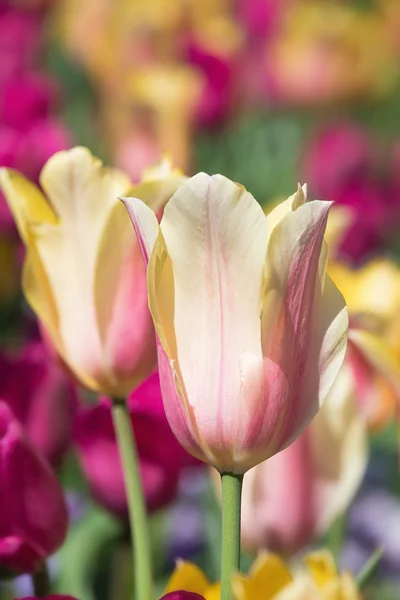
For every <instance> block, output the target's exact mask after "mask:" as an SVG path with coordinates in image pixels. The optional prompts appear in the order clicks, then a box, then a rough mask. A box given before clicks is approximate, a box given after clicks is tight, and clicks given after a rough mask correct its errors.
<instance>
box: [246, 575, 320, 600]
mask: <svg viewBox="0 0 400 600" xmlns="http://www.w3.org/2000/svg"><path fill="white" fill-rule="evenodd" d="M248 600H250V598H249V599H248ZM260 600H261V599H260ZM274 600H325V597H324V596H322V595H321V592H320V591H319V590H318V588H317V587H316V586H315V583H314V582H313V581H311V580H310V579H309V578H308V577H305V576H302V575H300V576H298V577H296V579H295V580H294V581H293V582H292V583H290V584H289V585H287V586H286V587H285V588H284V589H283V590H282V591H281V592H279V594H277V595H276V596H275V597H274Z"/></svg>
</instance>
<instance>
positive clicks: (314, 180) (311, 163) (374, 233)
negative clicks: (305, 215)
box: [301, 123, 400, 260]
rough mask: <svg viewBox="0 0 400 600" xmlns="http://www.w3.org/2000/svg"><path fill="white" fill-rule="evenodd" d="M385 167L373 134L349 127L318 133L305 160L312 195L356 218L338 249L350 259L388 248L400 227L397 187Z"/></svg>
mask: <svg viewBox="0 0 400 600" xmlns="http://www.w3.org/2000/svg"><path fill="white" fill-rule="evenodd" d="M387 162H389V161H387ZM384 163H385V161H382V163H380V162H379V161H378V154H377V153H376V152H375V149H374V140H373V139H372V137H371V136H370V134H369V132H367V131H365V130H363V129H361V128H359V127H356V126H354V125H352V124H348V123H339V124H331V125H328V126H327V127H325V128H324V129H322V130H321V131H319V132H318V133H317V135H316V136H315V137H314V139H313V140H312V141H311V143H310V145H309V147H308V148H307V150H306V153H305V156H304V157H303V161H302V168H301V171H302V175H301V176H302V177H303V176H304V177H306V178H307V181H308V182H309V188H310V191H311V194H312V195H313V196H317V197H324V198H327V199H329V200H334V201H335V202H337V203H338V204H342V205H345V206H348V207H350V208H351V209H352V211H353V213H354V214H353V222H352V223H351V225H350V226H349V227H348V229H347V231H346V233H345V235H344V237H343V241H342V244H341V247H340V249H339V250H340V254H342V255H344V256H346V257H347V258H352V259H354V260H359V259H361V258H363V257H364V256H365V255H366V254H368V253H371V252H373V251H375V250H378V249H382V248H383V247H385V245H386V244H387V242H388V240H389V238H390V237H391V235H392V232H393V227H394V224H395V223H397V222H398V219H399V215H400V211H399V202H398V195H396V182H395V178H394V177H393V174H392V173H391V172H390V169H387V166H386V164H384Z"/></svg>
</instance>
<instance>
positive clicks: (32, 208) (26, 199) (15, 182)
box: [0, 169, 61, 349]
mask: <svg viewBox="0 0 400 600" xmlns="http://www.w3.org/2000/svg"><path fill="white" fill-rule="evenodd" d="M0 184H1V187H2V190H3V192H4V195H5V198H6V200H7V203H8V205H9V207H10V210H11V212H12V214H13V216H14V219H15V222H16V225H17V227H18V231H19V233H20V235H21V238H22V240H23V242H24V244H25V246H26V248H27V252H26V257H25V263H24V268H23V274H22V287H23V290H24V293H25V295H26V298H27V300H28V302H29V304H30V305H31V307H32V308H33V310H34V311H35V312H36V313H37V315H38V316H39V318H40V319H41V320H42V322H43V323H44V325H45V327H46V329H47V331H48V333H49V334H50V335H51V337H52V339H53V343H54V345H55V346H56V347H57V348H58V349H59V348H60V347H61V341H60V337H59V332H58V312H57V307H56V303H55V299H54V295H53V292H52V289H51V284H50V282H49V280H48V276H47V273H46V270H45V269H44V267H43V264H42V262H41V258H40V255H39V253H38V249H37V247H36V240H35V236H34V234H33V231H32V229H33V228H34V226H35V225H37V224H38V223H42V222H45V223H48V224H53V225H55V224H57V222H58V220H57V217H56V215H55V214H54V212H53V210H52V208H51V207H50V206H49V204H48V202H47V200H46V198H45V197H44V196H43V194H42V193H41V192H40V190H39V188H37V187H36V186H35V185H34V184H33V183H31V182H30V181H28V180H27V179H26V178H25V177H24V176H23V175H21V174H20V173H18V172H17V171H13V170H12V169H1V174H0Z"/></svg>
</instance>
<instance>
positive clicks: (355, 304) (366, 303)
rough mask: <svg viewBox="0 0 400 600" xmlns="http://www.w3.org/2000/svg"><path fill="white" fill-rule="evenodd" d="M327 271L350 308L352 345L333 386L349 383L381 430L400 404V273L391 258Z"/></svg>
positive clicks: (371, 421)
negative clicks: (360, 265) (355, 266)
mask: <svg viewBox="0 0 400 600" xmlns="http://www.w3.org/2000/svg"><path fill="white" fill-rule="evenodd" d="M328 272H329V274H330V276H331V277H332V279H333V280H334V281H335V283H336V285H337V286H338V288H339V289H340V291H341V292H342V293H343V295H344V297H345V299H346V302H347V305H348V309H349V343H348V347H347V353H346V358H345V362H344V365H343V367H342V370H341V373H340V375H339V377H338V379H337V381H336V384H335V385H338V386H341V385H343V382H344V381H345V380H346V381H347V389H348V392H349V390H350V388H352V389H353V394H354V397H355V398H356V399H357V401H358V403H359V405H360V406H362V408H363V410H364V413H365V415H366V417H367V420H368V422H369V425H370V427H371V428H372V429H379V428H381V427H383V426H384V425H386V424H387V423H388V421H389V420H390V419H392V418H394V416H395V414H396V412H397V409H398V407H399V402H400V268H399V266H398V265H397V264H396V263H394V262H393V261H391V260H389V259H379V260H374V261H371V262H369V263H367V264H365V265H364V266H362V267H360V268H351V267H349V266H348V265H346V264H344V263H340V262H337V261H331V262H330V263H329V267H328ZM341 378H342V382H341V383H340V379H341ZM333 392H334V388H333Z"/></svg>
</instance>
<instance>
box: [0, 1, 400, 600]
mask: <svg viewBox="0 0 400 600" xmlns="http://www.w3.org/2000/svg"><path fill="white" fill-rule="evenodd" d="M76 144H79V145H85V146H88V147H89V148H90V149H91V151H92V152H93V153H94V154H95V155H97V156H99V157H101V158H102V159H103V160H104V161H105V162H106V163H107V164H112V165H115V166H118V167H120V168H121V169H123V170H124V171H126V172H127V173H128V174H129V175H130V177H131V179H132V180H133V181H139V180H140V176H141V173H142V171H143V170H144V169H145V168H146V167H147V166H149V165H152V164H154V163H155V162H157V161H158V160H160V157H162V156H164V155H165V156H168V157H169V159H170V160H171V162H172V163H173V164H174V165H175V166H177V167H180V168H181V169H182V170H183V171H184V172H186V173H188V174H191V173H196V172H198V171H200V170H202V171H206V172H207V173H210V174H211V173H222V174H224V175H226V176H228V177H230V178H231V179H233V180H235V181H238V182H240V183H242V184H243V185H245V186H246V187H247V188H248V189H249V191H251V192H252V194H253V195H254V196H255V197H256V199H257V200H258V201H259V202H260V203H261V204H262V205H263V206H265V207H266V209H267V207H268V206H270V205H271V206H272V205H273V204H274V203H276V202H277V201H279V200H280V199H283V198H284V197H286V196H287V195H289V194H290V193H293V191H294V190H295V189H296V186H297V182H300V183H304V182H307V184H308V193H309V196H310V197H311V198H321V199H327V200H334V201H335V202H336V203H337V206H339V207H342V208H343V207H344V208H343V210H342V211H340V210H338V211H337V213H336V214H337V224H336V225H337V231H336V230H335V231H336V235H334V244H333V251H334V255H335V256H334V258H335V260H336V261H337V262H338V263H340V265H345V266H346V267H349V268H351V269H353V270H354V272H352V273H353V275H350V279H348V280H346V281H347V283H346V285H347V286H348V288H349V289H350V293H352V289H351V287H352V285H353V286H358V285H360V286H361V283H358V281H359V280H358V279H357V281H356V275H354V273H357V274H358V273H360V272H361V273H362V272H363V271H362V269H363V268H364V265H366V264H367V265H368V264H371V263H370V262H369V261H371V260H372V261H375V262H374V263H372V264H375V265H377V267H376V273H377V275H376V277H375V278H372V280H371V283H370V285H369V288H368V291H365V294H366V295H369V296H371V295H372V296H375V297H378V298H379V299H381V300H382V303H383V304H384V303H385V301H386V300H387V304H388V305H390V307H391V308H390V309H391V310H392V314H391V318H392V317H393V321H390V323H391V324H389V329H390V332H391V336H392V338H393V339H392V342H393V345H394V347H395V346H396V344H397V349H398V352H399V354H400V330H399V329H398V321H396V315H397V317H399V316H400V267H398V265H397V261H398V260H399V259H400V2H399V1H398V0H359V1H350V0H343V1H340V0H336V1H335V0H315V1H309V0H173V1H171V0H112V1H111V0H47V1H46V0H44V1H41V0H36V1H35V0H14V1H12V0H8V1H7V0H1V1H0V165H1V166H8V167H13V168H15V169H18V170H20V171H21V172H23V173H24V174H25V175H27V176H28V177H29V178H31V179H32V180H34V181H38V177H39V173H40V170H41V168H42V166H43V164H44V163H45V162H46V160H47V159H48V158H49V157H50V156H51V155H52V154H53V153H54V152H56V151H58V150H62V149H66V148H69V147H71V146H73V145H76ZM335 206H336V205H335ZM335 223H336V220H335ZM332 227H333V226H332ZM334 233H335V232H334ZM22 261H23V249H22V247H21V243H20V241H19V238H18V234H17V231H16V228H15V226H14V223H13V219H12V217H11V215H10V213H9V211H8V208H7V205H6V203H5V201H4V198H3V197H2V196H1V197H0V334H1V356H0V373H1V378H0V396H1V397H6V398H7V399H10V398H11V400H9V401H10V402H11V401H12V402H14V405H13V406H14V407H16V408H15V410H16V411H17V412H18V414H19V415H20V419H21V420H22V421H23V422H24V423H25V424H26V426H27V428H28V429H29V431H30V432H31V435H32V437H33V438H34V439H35V440H37V441H38V444H39V445H40V444H42V448H41V449H42V450H43V452H45V453H46V454H47V456H48V458H50V460H51V461H52V462H53V464H54V465H55V466H56V467H57V469H58V473H59V476H60V477H61V480H62V482H63V485H64V488H65V490H66V493H67V496H68V500H69V505H70V514H71V519H72V526H71V528H70V533H69V536H68V540H67V543H66V545H65V546H64V547H63V549H62V550H61V551H60V552H59V553H58V554H56V556H55V557H54V559H53V560H52V573H53V577H54V578H55V581H56V585H57V587H58V588H59V589H60V590H62V591H65V590H66V588H67V591H68V592H69V593H71V594H73V595H75V596H76V597H78V598H80V599H81V600H93V599H94V598H99V599H100V600H102V599H103V598H107V597H111V596H110V594H112V595H113V597H114V598H118V599H119V598H122V597H127V595H126V594H127V591H126V590H129V585H130V582H129V579H130V575H129V565H130V562H129V547H128V537H127V534H126V526H125V519H124V502H123V500H122V501H121V492H120V489H118V485H119V483H118V481H116V480H115V478H114V473H113V469H114V459H115V456H116V454H115V452H116V450H115V446H114V445H113V440H112V439H111V438H112V431H111V429H110V428H111V421H110V419H109V414H108V413H107V411H105V412H104V410H105V409H104V410H103V409H101V410H97V412H96V415H95V417H93V415H90V414H89V413H87V414H86V413H84V414H83V413H82V411H78V412H79V416H78V417H77V416H76V405H77V403H79V402H82V399H83V397H84V396H85V398H86V402H88V403H89V404H88V405H87V406H88V408H87V409H86V410H87V411H90V410H91V407H92V405H90V400H94V399H93V398H89V397H87V394H86V395H85V394H84V393H83V392H82V390H77V389H75V386H74V385H73V383H72V382H71V381H70V380H69V379H68V377H67V375H66V374H65V373H63V372H61V371H60V367H58V366H55V365H53V364H50V363H49V359H48V357H47V355H46V352H45V349H44V347H43V345H42V342H41V341H40V332H39V330H38V327H37V324H36V321H35V319H34V317H33V315H32V314H31V312H30V310H29V309H28V307H27V305H26V304H25V302H24V299H23V297H22V294H21V289H20V277H21V267H22ZM360 281H361V279H360ZM345 295H346V294H345ZM361 304H362V301H361ZM388 310H389V309H388ZM361 312H363V311H361ZM396 323H397V324H396ZM396 332H398V333H399V335H398V336H397V334H396ZM72 388H73V389H72ZM370 389H372V388H370ZM148 393H149V394H150V396H151V390H150V392H148ZM43 398H45V399H46V402H44V401H43ZM373 402H374V403H376V404H379V403H380V402H381V399H380V398H378V394H377V393H376V397H375V396H374V398H373ZM131 404H132V419H133V423H134V426H135V427H136V428H137V435H138V436H139V446H140V436H142V437H143V444H142V446H143V456H142V460H143V464H144V465H145V466H144V467H143V468H144V473H145V477H147V479H146V481H147V480H148V482H149V483H148V493H147V500H148V504H149V507H150V509H151V511H152V542H153V552H154V557H155V565H156V574H157V585H158V587H157V589H158V591H160V592H161V591H162V589H163V586H164V585H165V581H166V580H167V578H168V575H169V574H170V572H171V570H172V568H173V565H174V562H175V559H176V558H177V557H184V558H187V559H190V560H195V561H197V562H198V563H199V564H200V565H202V566H203V567H204V569H205V570H206V572H207V574H208V575H209V577H210V578H211V579H213V578H218V573H219V560H220V559H219V535H220V524H219V515H220V508H219V503H218V499H217V496H216V494H215V492H214V489H213V483H212V482H211V479H210V477H209V474H208V471H207V470H206V469H205V468H202V467H199V466H198V465H195V466H193V465H192V464H190V460H186V457H185V459H182V457H181V456H177V455H175V454H172V453H173V452H175V453H176V452H178V454H179V451H177V450H176V448H175V447H173V446H174V443H175V442H174V440H173V439H172V438H171V439H170V438H169V437H168V436H169V435H170V432H169V431H167V432H165V431H164V429H163V427H165V424H164V423H161V424H160V434H159V436H158V435H157V434H156V433H155V432H154V429H153V426H152V427H147V429H146V426H147V425H146V418H147V417H146V415H142V414H141V411H140V407H139V405H138V403H136V404H135V401H134V399H133V400H132V402H131ZM379 406H380V404H379ZM102 411H103V412H102ZM395 412H396V411H395V410H392V412H391V413H390V418H385V419H382V420H381V422H380V423H379V426H376V427H371V428H370V433H369V445H370V455H369V462H368V468H367V470H366V474H365V477H364V480H363V483H362V485H361V486H360V489H359V491H358V493H357V495H356V498H355V500H354V501H353V502H352V504H351V506H350V507H348V509H347V510H346V511H345V513H344V514H341V515H340V516H339V517H337V518H336V519H335V520H334V522H333V524H330V526H329V528H328V530H327V531H326V532H325V533H324V534H323V536H322V537H321V536H320V537H319V538H318V537H317V538H316V539H314V540H307V545H309V544H310V543H311V546H312V545H317V544H318V543H322V542H323V543H324V544H326V545H328V546H329V547H330V548H331V549H332V551H333V552H334V553H335V555H336V557H337V558H338V560H339V562H340V563H341V564H342V565H343V566H344V567H346V568H350V569H351V570H353V571H355V572H357V571H358V570H359V569H360V567H361V566H362V565H363V564H364V563H365V561H366V560H367V559H368V557H369V556H370V555H371V554H372V553H373V552H374V550H375V549H376V548H377V546H379V545H380V544H382V546H383V547H384V554H383V558H382V561H381V563H380V567H379V570H378V572H377V574H376V577H375V579H374V581H373V582H372V583H371V585H370V586H369V588H368V590H367V592H366V598H367V599H371V600H372V599H376V600H385V599H387V600H394V599H395V598H398V597H400V483H399V481H400V480H399V464H398V440H397V425H396V419H395ZM106 413H107V414H106ZM38 415H40V418H39V417H38ZM39 421H40V423H39ZM139 431H140V432H142V433H140V432H139ZM99 432H101V436H100V437H99ZM35 436H36V437H35ZM162 436H166V441H165V442H164V443H165V444H166V447H168V448H169V449H170V450H171V455H170V457H169V458H168V461H169V462H168V461H167V462H168V464H166V465H163V466H162V476H161V475H160V474H159V471H157V469H160V461H161V458H160V457H159V456H157V453H156V452H155V451H154V446H156V445H157V442H158V440H159V439H161V437H162ZM100 438H101V439H100ZM162 439H164V438H162ZM113 452H114V454H113ZM172 463H173V464H174V468H173V469H171V466H170V465H171V464H172ZM178 463H179V468H178V467H177V464H178ZM154 464H156V465H157V468H156V467H154ZM146 469H147V470H146ZM88 472H90V473H91V477H88V475H87V473H88ZM158 477H163V478H164V479H162V482H163V483H162V484H161V483H160V481H159V479H157V478H158ZM274 477H279V475H278V474H275V475H274ZM116 479H118V478H116ZM88 480H89V483H90V485H88ZM165 480H168V485H166V484H165ZM273 481H274V480H272V484H273ZM146 485H147V484H146ZM157 486H158V487H157ZM90 488H91V489H92V491H93V489H94V491H95V497H96V498H97V501H96V500H93V495H92V494H91V493H90ZM160 489H161V490H162V491H161V492H160ZM104 490H108V492H109V493H106V492H104ZM110 490H113V491H112V492H110ZM99 499H100V503H99V502H98V500H99ZM304 549H305V548H304V547H303V548H300V549H299V552H300V553H301V552H303V551H304ZM250 558H251V554H250V553H249V554H245V557H244V560H245V564H249V561H250ZM246 561H247V563H246ZM116 565H117V570H118V573H119V576H118V577H115V576H113V573H114V574H115V569H116ZM121 572H124V573H125V575H124V577H122V576H120V574H121ZM93 582H94V584H93ZM27 585H28V583H27V579H26V578H24V577H22V578H20V579H19V580H17V583H16V586H15V587H14V588H13V587H12V586H11V585H10V584H6V583H4V584H3V585H2V586H1V587H0V594H1V597H2V598H4V599H6V598H12V597H15V594H17V595H19V596H21V595H24V593H26V590H27V589H28V588H27ZM121 586H122V587H121Z"/></svg>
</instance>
